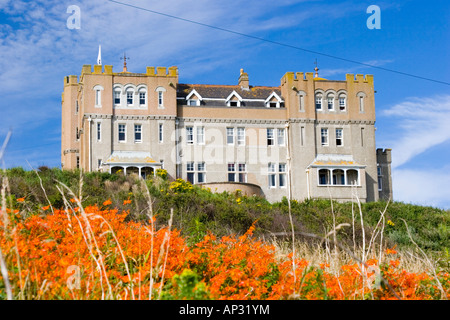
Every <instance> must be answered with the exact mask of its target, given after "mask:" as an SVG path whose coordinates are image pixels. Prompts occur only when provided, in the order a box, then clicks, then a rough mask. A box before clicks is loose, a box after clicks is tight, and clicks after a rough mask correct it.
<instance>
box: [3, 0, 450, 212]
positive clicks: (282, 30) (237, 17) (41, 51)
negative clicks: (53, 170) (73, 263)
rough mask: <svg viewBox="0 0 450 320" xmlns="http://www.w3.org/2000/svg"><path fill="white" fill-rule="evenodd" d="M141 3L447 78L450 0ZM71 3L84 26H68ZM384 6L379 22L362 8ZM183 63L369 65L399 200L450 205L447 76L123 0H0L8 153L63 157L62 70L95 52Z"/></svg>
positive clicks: (230, 69) (108, 59) (306, 68)
mask: <svg viewBox="0 0 450 320" xmlns="http://www.w3.org/2000/svg"><path fill="white" fill-rule="evenodd" d="M122 2H125V3H132V4H133V5H135V6H139V7H143V8H147V9H149V10H154V11H159V12H163V13H166V14H170V15H173V16H178V17H181V18H185V19H190V20H193V21H197V22H200V23H204V24H209V25H213V26H216V27H220V28H224V29H229V30H233V31H236V32H240V33H245V34H249V35H252V36H255V37H259V38H264V39H268V40H271V41H275V42H280V43H284V44H288V45H291V46H295V47H299V48H304V49H307V50H311V51H316V52H320V53H324V54H326V55H332V56H336V57H339V58H344V59H348V60H354V61H358V62H362V63H366V64H371V65H375V66H379V67H382V68H387V69H391V70H396V71H400V72H404V73H409V74H413V75H416V76H420V77H424V78H429V79H433V80H437V81H442V82H446V83H450V72H449V71H450V68H449V66H450V63H449V61H450V59H448V55H449V53H450V50H449V43H450V41H449V40H450V27H449V23H448V21H450V4H449V3H448V1H444V0H442V1H407V0H403V1H396V2H395V4H393V3H392V2H391V1H320V0H315V1H304V0H303V1H302V0H279V1H266V0H259V1H252V0H247V1H244V0H230V1H213V0H195V1H194V0H184V1H180V0H166V1H150V0H147V1H144V0H143V1H131V0H123V1H122ZM70 5H77V6H79V8H80V10H81V25H80V29H69V28H67V19H68V18H69V16H70V15H71V14H70V13H67V8H68V7H69V6H70ZM370 5H377V6H379V7H380V9H381V29H369V28H367V25H366V21H367V19H368V18H369V16H370V14H368V13H366V9H367V7H368V6H370ZM99 44H101V46H102V60H103V64H104V65H105V64H111V65H113V66H114V70H121V64H122V61H121V60H120V57H121V56H122V55H123V52H124V51H126V52H127V55H128V56H130V60H129V61H128V67H129V70H130V71H133V72H145V67H146V66H172V65H176V66H178V67H179V72H180V82H184V83H209V84H235V83H237V78H238V76H239V70H240V68H244V69H245V71H246V72H247V73H248V74H249V77H250V84H252V85H274V86H277V85H279V84H280V78H281V77H282V76H283V74H284V73H285V72H288V71H294V72H312V71H313V68H314V61H315V59H317V60H318V64H319V68H320V71H319V73H320V76H322V77H325V78H328V79H333V80H344V79H345V74H346V73H355V74H356V73H362V74H373V75H374V81H375V90H376V91H377V93H376V98H375V99H376V100H375V102H376V108H377V109H376V110H377V122H376V127H377V133H376V139H377V147H380V148H392V149H393V151H392V152H393V183H394V200H397V201H403V202H407V203H417V204H423V205H432V206H437V207H441V208H446V209H450V188H449V184H450V160H449V159H450V86H449V85H446V84H441V83H437V82H433V81H428V80H424V79H419V78H415V77H410V76H406V75H401V74H398V73H394V72H388V71H384V70H380V69H376V68H370V67H366V66H363V65H359V64H355V63H350V62H345V61H343V60H340V59H333V58H331V57H327V56H324V55H320V54H313V53H309V52H307V51H303V50H296V49H293V48H288V47H285V46H279V45H276V44H273V43H268V42H264V41H260V40H256V39H250V38H246V37H242V36H239V35H236V34H232V33H227V32H223V31H219V30H216V29H211V28H207V27H204V26H199V25H196V24H191V23H188V22H184V21H180V20H176V19H171V18H169V17H165V16H161V15H157V14H154V13H150V12H147V11H142V10H137V9H134V8H130V7H125V6H122V5H120V4H117V3H114V2H111V1H108V0H90V1H87V0H86V1H85V0H82V1H75V0H70V1H61V0H58V1H56V0H48V1H21V0H0V124H1V126H0V141H1V142H3V140H4V139H5V137H6V134H7V132H8V129H9V128H12V129H13V134H12V138H11V141H10V144H9V145H8V148H7V150H6V154H5V157H4V165H5V166H6V167H7V168H9V167H16V166H22V167H23V168H25V169H29V168H30V165H31V166H33V167H37V166H40V165H47V166H50V167H55V166H59V165H60V135H61V92H62V90H63V78H64V76H66V75H70V74H76V75H79V74H80V71H81V67H82V65H83V64H92V65H93V64H95V63H96V59H97V53H98V46H99Z"/></svg>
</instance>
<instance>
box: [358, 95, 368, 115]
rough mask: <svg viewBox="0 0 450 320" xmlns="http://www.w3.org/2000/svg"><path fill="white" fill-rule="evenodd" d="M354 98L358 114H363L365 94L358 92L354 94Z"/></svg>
mask: <svg viewBox="0 0 450 320" xmlns="http://www.w3.org/2000/svg"><path fill="white" fill-rule="evenodd" d="M356 97H357V98H358V103H359V112H360V113H363V112H364V100H365V99H366V94H365V93H364V92H362V91H360V92H358V93H357V94H356Z"/></svg>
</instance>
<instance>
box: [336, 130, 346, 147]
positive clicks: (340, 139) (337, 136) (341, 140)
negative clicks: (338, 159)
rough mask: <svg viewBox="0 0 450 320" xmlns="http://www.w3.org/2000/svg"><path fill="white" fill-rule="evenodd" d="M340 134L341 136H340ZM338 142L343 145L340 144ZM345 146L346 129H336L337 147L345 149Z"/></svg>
mask: <svg viewBox="0 0 450 320" xmlns="http://www.w3.org/2000/svg"><path fill="white" fill-rule="evenodd" d="M338 132H340V134H338ZM338 141H340V142H341V143H340V144H338ZM343 146H344V129H343V128H336V147H343Z"/></svg>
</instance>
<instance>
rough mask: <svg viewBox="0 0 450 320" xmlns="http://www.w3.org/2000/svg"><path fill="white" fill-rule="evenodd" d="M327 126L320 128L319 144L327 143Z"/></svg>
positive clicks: (325, 144)
mask: <svg viewBox="0 0 450 320" xmlns="http://www.w3.org/2000/svg"><path fill="white" fill-rule="evenodd" d="M328 136H329V135H328V128H320V144H321V146H322V147H327V146H328V145H329V137H328Z"/></svg>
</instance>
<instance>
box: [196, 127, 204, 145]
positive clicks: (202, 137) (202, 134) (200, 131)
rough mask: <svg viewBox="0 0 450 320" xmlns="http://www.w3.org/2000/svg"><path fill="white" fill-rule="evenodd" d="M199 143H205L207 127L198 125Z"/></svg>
mask: <svg viewBox="0 0 450 320" xmlns="http://www.w3.org/2000/svg"><path fill="white" fill-rule="evenodd" d="M196 134H197V144H199V145H204V144H205V127H197V129H196Z"/></svg>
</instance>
